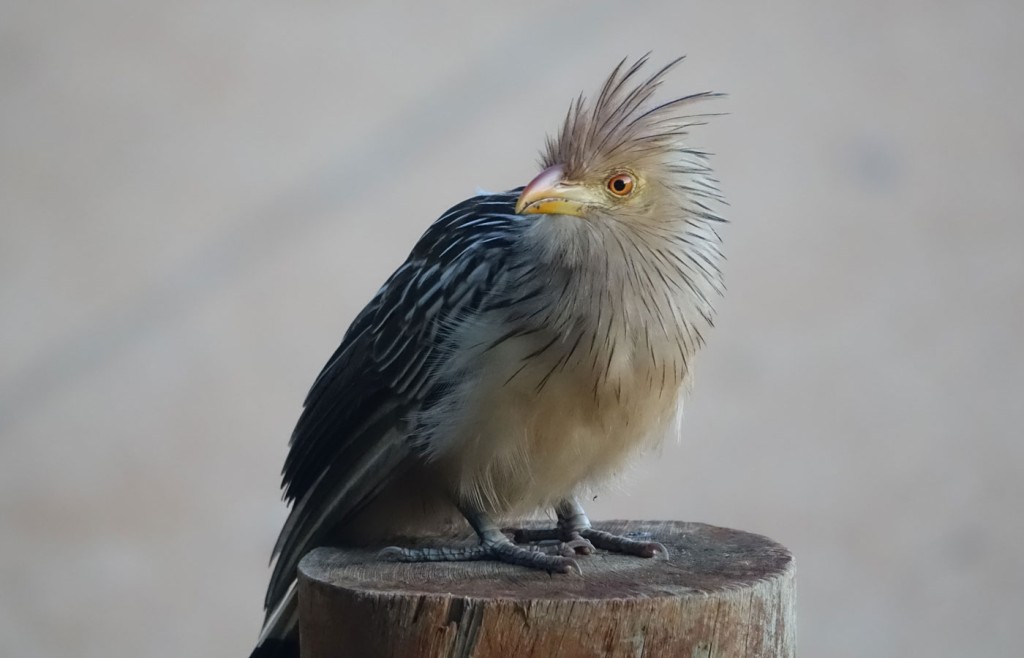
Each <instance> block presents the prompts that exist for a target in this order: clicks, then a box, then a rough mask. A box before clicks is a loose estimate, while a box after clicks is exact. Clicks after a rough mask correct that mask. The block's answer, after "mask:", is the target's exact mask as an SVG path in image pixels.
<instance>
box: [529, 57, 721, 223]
mask: <svg viewBox="0 0 1024 658" xmlns="http://www.w3.org/2000/svg"><path fill="white" fill-rule="evenodd" d="M681 60H682V58H679V59H676V60H674V61H672V62H670V63H669V64H668V65H666V66H664V67H663V68H661V69H659V70H657V71H655V72H654V73H653V74H652V75H650V76H648V77H646V78H639V72H640V71H641V69H642V68H643V67H644V64H646V62H647V57H646V56H645V57H642V58H641V59H639V60H638V61H637V62H635V63H634V64H632V65H631V66H628V67H627V66H626V60H623V61H622V62H620V63H619V65H618V66H617V67H616V68H615V70H614V71H613V72H612V74H611V76H609V78H608V80H607V81H606V82H605V83H604V86H603V87H602V88H601V91H600V93H599V95H598V96H597V99H596V100H594V101H593V102H590V101H588V100H587V99H586V98H584V97H583V96H582V95H581V96H580V97H578V98H577V99H576V101H575V102H574V103H573V104H572V106H571V107H570V109H569V113H568V115H567V116H566V118H565V123H564V124H563V126H562V129H561V131H559V133H558V134H557V135H556V136H555V137H549V138H548V141H547V146H546V148H545V150H544V153H543V155H542V159H541V164H542V167H543V171H541V173H540V174H538V175H537V177H536V178H534V179H533V181H531V182H530V184H529V185H527V186H526V187H525V188H524V189H523V191H522V193H521V194H520V196H519V199H518V202H517V203H516V212H517V213H519V214H523V215H531V214H542V215H569V216H575V217H581V218H583V219H586V220H594V221H614V222H624V223H627V224H628V223H639V224H643V225H647V226H657V225H659V224H662V223H664V222H672V221H679V220H683V221H685V220H686V219H687V218H688V217H690V216H692V214H693V213H697V215H700V214H701V213H704V212H708V213H710V210H708V208H707V206H706V205H705V204H704V203H703V200H707V199H718V198H719V197H718V191H717V189H716V188H715V181H714V179H713V178H711V176H710V173H711V172H710V169H709V168H708V165H707V162H706V158H705V156H704V154H703V153H700V152H698V151H695V150H693V149H692V148H688V147H687V146H686V144H685V139H686V136H687V131H688V129H689V128H690V127H691V126H694V125H700V124H701V123H703V120H704V119H705V118H706V117H707V116H709V115H707V114H692V113H690V112H689V108H690V106H691V105H692V104H693V103H694V102H696V101H700V100H703V99H706V98H710V97H713V96H716V95H717V94H713V93H710V92H703V93H698V94H693V95H690V96H684V97H682V98H676V99H674V100H670V101H668V102H664V103H661V104H652V103H651V102H650V99H651V97H652V96H653V94H654V92H655V91H656V90H657V89H658V87H659V86H660V85H661V82H662V80H663V78H664V77H665V74H666V73H668V71H669V70H671V69H672V68H673V67H674V66H675V65H676V64H678V63H679V62H680V61H681Z"/></svg>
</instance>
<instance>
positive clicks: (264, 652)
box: [249, 581, 299, 658]
mask: <svg viewBox="0 0 1024 658" xmlns="http://www.w3.org/2000/svg"><path fill="white" fill-rule="evenodd" d="M295 584H296V583H295V582H294V581H293V582H292V584H291V586H290V587H289V588H288V591H287V592H286V593H285V595H284V597H282V598H281V602H280V603H278V604H277V607H275V608H274V609H273V610H272V611H271V612H270V614H268V615H267V621H266V622H264V624H263V631H262V632H261V633H260V639H259V642H258V643H257V644H256V648H255V649H253V652H252V654H251V655H250V656H249V658H299V611H298V606H297V601H296V597H295Z"/></svg>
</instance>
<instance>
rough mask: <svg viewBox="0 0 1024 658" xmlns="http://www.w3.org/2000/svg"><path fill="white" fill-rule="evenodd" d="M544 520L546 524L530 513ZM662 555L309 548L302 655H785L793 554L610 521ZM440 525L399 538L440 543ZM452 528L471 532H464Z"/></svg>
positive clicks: (686, 530) (695, 528) (752, 540)
mask: <svg viewBox="0 0 1024 658" xmlns="http://www.w3.org/2000/svg"><path fill="white" fill-rule="evenodd" d="M538 525H545V524H538ZM595 526H596V527H598V528H600V529H602V530H607V531H608V532H614V533H619V534H632V535H635V536H637V537H644V538H646V537H650V538H652V539H653V540H655V541H660V542H662V543H663V544H665V546H666V547H667V548H668V549H669V552H670V556H669V558H668V559H664V558H663V557H661V556H658V557H655V558H652V559H644V558H638V557H631V556H624V555H616V554H610V553H605V552H603V551H598V552H597V553H596V554H594V555H588V556H580V557H579V558H578V561H579V563H580V566H581V567H582V569H583V576H582V577H580V576H578V575H575V574H568V575H563V574H554V575H550V574H547V573H543V572H536V571H530V570H528V569H525V568H522V567H514V566H508V565H503V564H497V563H493V562H447V563H443V562H442V563H430V564H406V563H395V562H383V561H380V560H378V559H377V557H376V551H373V550H360V549H351V548H345V549H337V548H320V549H317V550H315V551H313V552H311V553H310V554H309V555H307V556H306V557H305V558H304V559H303V560H302V562H301V564H300V565H299V628H300V636H301V645H302V655H303V657H304V658H378V657H379V658H384V657H388V658H441V657H445V658H510V657H523V658H556V657H557V658H620V657H621V658H626V657H630V658H635V657H640V656H644V657H651V658H663V657H664V658H671V657H674V656H681V657H682V656H685V657H686V658H693V657H696V656H700V657H707V658H769V657H771V658H791V657H792V656H794V655H795V653H796V619H795V572H794V565H793V557H792V555H791V554H790V553H789V551H788V550H786V548H785V547H783V546H781V545H779V544H777V543H775V542H774V541H772V540H770V539H768V538H766V537H762V536H760V535H754V534H750V533H746V532H740V531H737V530H729V529H726V528H718V527H715V526H710V525H705V524H701V523H682V522H675V521H610V522H605V523H597V524H595ZM458 541H459V540H457V539H454V538H451V537H447V538H442V537H434V538H429V539H421V540H417V541H415V542H412V543H406V544H405V545H421V546H423V545H438V544H445V543H446V544H447V545H452V544H453V543H457V542H458ZM462 541H473V540H471V539H463V540H462Z"/></svg>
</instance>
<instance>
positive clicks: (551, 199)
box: [516, 165, 588, 217]
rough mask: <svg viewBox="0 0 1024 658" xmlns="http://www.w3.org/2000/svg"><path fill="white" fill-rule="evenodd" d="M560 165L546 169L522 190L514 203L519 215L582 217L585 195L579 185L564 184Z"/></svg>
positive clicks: (585, 205)
mask: <svg viewBox="0 0 1024 658" xmlns="http://www.w3.org/2000/svg"><path fill="white" fill-rule="evenodd" d="M564 176H565V170H563V169H562V166H561V165H555V166H553V167H548V168H547V169H545V170H544V171H542V172H540V174H538V175H537V177H536V178H534V179H533V180H532V181H530V184H529V185H527V186H526V187H525V188H523V192H522V194H520V195H519V201H517V202H516V213H517V214H520V215H541V214H543V215H575V216H576V217H582V216H583V212H584V210H585V209H586V207H587V205H588V204H587V202H586V201H587V200H586V195H585V194H584V190H583V188H582V187H580V186H579V185H573V184H571V183H566V182H565V180H564Z"/></svg>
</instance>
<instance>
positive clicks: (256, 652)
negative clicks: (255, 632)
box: [249, 636, 299, 658]
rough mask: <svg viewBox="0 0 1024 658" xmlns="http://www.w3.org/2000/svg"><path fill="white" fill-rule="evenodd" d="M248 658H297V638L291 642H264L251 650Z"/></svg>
mask: <svg viewBox="0 0 1024 658" xmlns="http://www.w3.org/2000/svg"><path fill="white" fill-rule="evenodd" d="M249 658H299V640H298V636H296V638H295V639H291V640H265V641H264V642H262V643H260V644H259V646H257V647H256V648H255V649H253V650H252V653H251V654H249Z"/></svg>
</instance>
